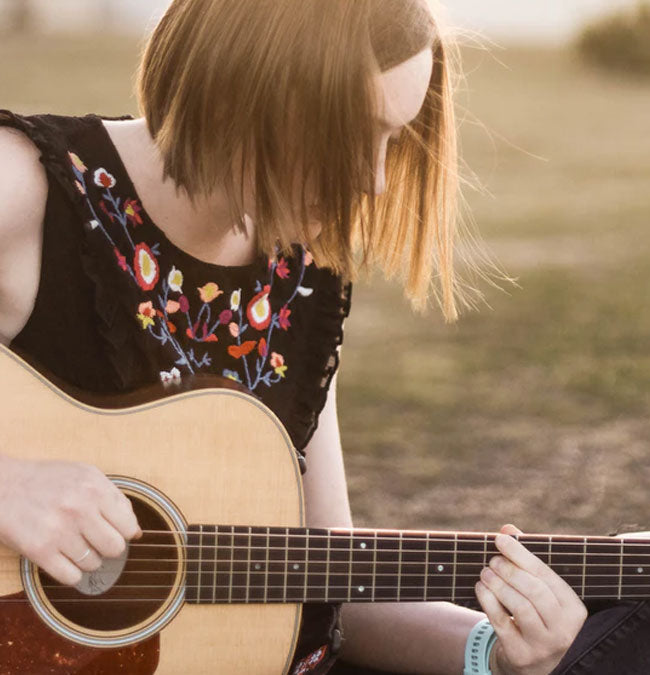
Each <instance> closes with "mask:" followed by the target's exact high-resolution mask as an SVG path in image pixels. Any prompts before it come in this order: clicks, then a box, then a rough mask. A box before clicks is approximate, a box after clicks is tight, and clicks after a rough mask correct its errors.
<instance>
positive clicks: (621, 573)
mask: <svg viewBox="0 0 650 675" xmlns="http://www.w3.org/2000/svg"><path fill="white" fill-rule="evenodd" d="M622 584H623V540H621V557H620V563H619V568H618V599H619V600H620V599H621V586H622Z"/></svg>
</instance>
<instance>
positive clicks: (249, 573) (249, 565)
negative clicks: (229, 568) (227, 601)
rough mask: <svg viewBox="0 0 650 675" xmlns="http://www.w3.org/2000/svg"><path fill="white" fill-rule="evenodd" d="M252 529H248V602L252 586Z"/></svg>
mask: <svg viewBox="0 0 650 675" xmlns="http://www.w3.org/2000/svg"><path fill="white" fill-rule="evenodd" d="M251 544H252V542H251V528H250V527H249V528H248V565H246V602H247V603H248V601H249V600H250V586H251Z"/></svg>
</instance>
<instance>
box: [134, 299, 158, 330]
mask: <svg viewBox="0 0 650 675" xmlns="http://www.w3.org/2000/svg"><path fill="white" fill-rule="evenodd" d="M155 316H156V310H155V309H154V308H153V302H141V303H140V305H139V306H138V313H137V314H136V318H137V319H140V322H141V323H142V328H143V330H146V329H147V327H148V326H154V325H155V322H154V317H155Z"/></svg>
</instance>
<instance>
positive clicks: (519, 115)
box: [0, 37, 650, 533]
mask: <svg viewBox="0 0 650 675" xmlns="http://www.w3.org/2000/svg"><path fill="white" fill-rule="evenodd" d="M137 53H138V46H137V44H136V43H135V42H134V41H133V40H128V39H125V38H117V37H97V38H96V37H88V38H85V39H83V40H78V39H72V38H67V39H61V40H59V39H54V38H48V39H44V38H38V39H37V40H32V39H30V40H25V39H22V40H21V39H18V38H13V39H11V40H6V41H4V42H3V43H2V44H0V92H1V94H0V107H9V108H14V109H16V110H19V111H24V112H45V111H48V112H60V113H72V114H83V113H86V112H98V113H102V114H105V115H118V114H123V113H132V114H137V111H136V109H135V104H134V100H133V98H132V97H131V93H130V92H131V80H132V75H133V72H134V69H135V64H136V59H137ZM499 61H501V62H503V64H504V65H501V64H500V63H499ZM466 69H467V72H468V76H467V81H466V84H465V88H464V90H463V91H461V92H460V98H459V106H460V108H461V110H464V111H465V113H464V122H463V125H462V145H463V152H464V158H465V162H466V164H467V166H468V167H469V168H470V169H471V170H472V171H474V172H475V173H476V174H477V176H478V178H479V180H480V182H481V184H482V185H483V186H484V190H482V191H468V192H467V197H468V200H469V205H470V207H471V210H472V213H473V217H474V219H475V220H476V222H477V225H478V229H479V230H480V231H481V232H482V234H483V236H484V237H485V239H486V241H487V244H488V246H489V248H490V249H491V250H492V251H493V252H494V253H495V254H496V256H497V257H498V258H499V259H500V260H501V262H502V263H503V265H504V266H505V267H506V269H507V271H508V272H509V273H510V274H512V275H514V276H516V277H517V278H518V281H519V284H520V286H521V288H520V289H517V288H514V287H508V286H507V285H505V284H504V289H505V290H507V293H504V292H500V291H497V290H495V289H492V288H490V287H485V288H484V291H485V293H486V296H487V299H488V301H489V303H490V306H491V308H487V307H485V308H483V309H482V310H481V311H480V312H479V313H472V314H469V315H466V316H464V317H463V318H462V320H461V321H460V322H459V323H458V324H457V325H455V326H451V327H449V326H445V325H444V324H443V322H442V320H441V319H440V318H439V316H438V315H437V314H436V313H431V314H429V315H428V316H426V317H419V316H415V315H413V314H412V313H411V312H410V309H409V306H408V304H407V302H406V301H405V300H404V299H403V298H402V296H401V292H400V290H399V288H397V287H396V286H395V285H393V284H389V283H386V282H384V281H382V280H380V279H379V278H377V277H376V276H375V277H374V278H373V280H372V281H370V282H368V283H365V284H362V283H359V284H357V286H356V288H355V291H354V296H353V309H352V313H351V316H350V318H349V320H348V322H347V324H346V330H345V344H344V347H343V351H342V367H341V374H340V377H339V410H340V422H341V429H342V439H343V445H344V451H345V458H346V466H347V471H348V479H349V484H350V493H351V499H352V506H353V511H354V513H355V518H356V521H357V523H358V524H360V525H361V524H364V525H377V526H401V527H436V528H459V529H460V528H463V529H490V530H494V529H496V528H498V527H499V526H500V525H502V524H503V523H504V522H515V523H517V524H518V525H520V526H521V527H522V528H525V529H527V530H529V531H566V532H583V533H603V532H607V531H610V530H612V529H614V528H615V527H616V526H617V525H618V524H620V523H634V524H636V525H638V526H641V527H645V526H647V527H648V529H650V519H648V520H646V516H645V514H646V512H647V508H648V507H647V499H646V496H645V494H646V492H645V491H646V486H647V484H648V479H650V461H649V459H648V454H649V453H648V448H649V447H650V446H649V443H650V424H649V423H648V409H649V407H650V394H649V391H650V386H649V384H648V383H649V382H650V349H649V348H648V347H649V345H648V342H649V341H648V337H649V336H650V312H649V311H648V307H647V298H648V296H649V294H648V287H649V285H650V255H649V254H650V231H649V228H648V225H649V222H648V220H649V214H650V191H649V190H648V185H649V184H650V180H649V179H650V135H648V134H647V111H648V110H650V86H648V84H644V83H643V82H641V81H634V80H630V79H622V78H620V77H618V76H616V77H615V76H612V75H607V74H600V73H599V72H598V71H596V70H593V69H591V68H589V67H587V66H585V65H582V64H581V63H580V62H579V61H577V60H576V59H575V57H574V56H572V54H571V53H570V52H568V51H553V50H521V49H517V50H506V51H503V52H497V53H495V54H494V55H490V54H485V53H479V52H469V53H468V54H467V55H466Z"/></svg>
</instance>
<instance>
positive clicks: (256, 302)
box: [246, 284, 271, 330]
mask: <svg viewBox="0 0 650 675" xmlns="http://www.w3.org/2000/svg"><path fill="white" fill-rule="evenodd" d="M270 292H271V287H270V286H269V285H268V284H267V285H266V286H264V289H263V290H262V291H261V292H260V293H258V294H257V295H256V296H255V297H254V298H253V299H252V300H251V301H250V302H249V303H248V308H247V310H246V316H248V320H249V321H250V322H251V326H253V328H256V329H257V330H264V329H265V328H266V327H267V326H268V325H269V324H270V323H271V303H270V302H269V293H270Z"/></svg>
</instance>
